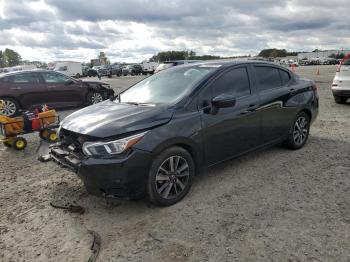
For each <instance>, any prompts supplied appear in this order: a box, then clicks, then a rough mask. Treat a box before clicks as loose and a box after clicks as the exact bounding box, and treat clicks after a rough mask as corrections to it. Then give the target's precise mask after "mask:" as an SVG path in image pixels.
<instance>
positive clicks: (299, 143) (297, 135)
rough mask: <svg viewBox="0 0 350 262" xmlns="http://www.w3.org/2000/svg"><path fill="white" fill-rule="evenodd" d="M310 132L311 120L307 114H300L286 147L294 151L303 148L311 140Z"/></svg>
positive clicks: (293, 125) (294, 123)
mask: <svg viewBox="0 0 350 262" xmlns="http://www.w3.org/2000/svg"><path fill="white" fill-rule="evenodd" d="M309 132H310V118H309V116H308V115H307V114H306V113H305V112H300V113H299V114H298V115H297V116H296V118H295V120H294V122H293V124H292V127H291V129H290V131H289V134H288V139H287V140H286V142H285V144H286V146H287V147H288V148H289V149H294V150H296V149H300V148H302V147H303V146H304V145H305V143H306V141H307V139H308V138H309Z"/></svg>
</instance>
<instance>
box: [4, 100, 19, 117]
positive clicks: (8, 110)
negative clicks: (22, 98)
mask: <svg viewBox="0 0 350 262" xmlns="http://www.w3.org/2000/svg"><path fill="white" fill-rule="evenodd" d="M0 100H2V106H1V108H0V115H4V116H8V117H12V116H14V115H16V114H18V112H19V110H20V107H19V105H18V102H17V101H16V100H15V99H12V98H8V97H4V98H0Z"/></svg>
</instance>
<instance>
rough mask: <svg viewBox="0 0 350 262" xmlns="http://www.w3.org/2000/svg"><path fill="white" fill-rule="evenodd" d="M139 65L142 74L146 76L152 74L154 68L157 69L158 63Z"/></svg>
mask: <svg viewBox="0 0 350 262" xmlns="http://www.w3.org/2000/svg"><path fill="white" fill-rule="evenodd" d="M140 65H141V67H142V74H144V75H147V74H153V73H154V71H155V70H156V68H157V67H158V65H159V63H157V62H142V63H141V64H140Z"/></svg>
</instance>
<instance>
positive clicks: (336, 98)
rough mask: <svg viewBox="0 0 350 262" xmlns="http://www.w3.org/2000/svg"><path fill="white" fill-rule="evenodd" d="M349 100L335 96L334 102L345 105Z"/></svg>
mask: <svg viewBox="0 0 350 262" xmlns="http://www.w3.org/2000/svg"><path fill="white" fill-rule="evenodd" d="M347 99H348V98H347V97H342V96H334V100H335V102H336V103H337V104H345V103H346V100H347Z"/></svg>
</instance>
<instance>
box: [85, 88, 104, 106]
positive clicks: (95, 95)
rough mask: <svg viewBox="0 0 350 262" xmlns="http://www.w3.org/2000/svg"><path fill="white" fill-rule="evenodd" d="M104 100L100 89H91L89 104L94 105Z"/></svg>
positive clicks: (88, 97) (88, 98)
mask: <svg viewBox="0 0 350 262" xmlns="http://www.w3.org/2000/svg"><path fill="white" fill-rule="evenodd" d="M102 101H103V95H102V94H101V93H100V92H98V91H90V92H89V93H88V95H87V104H88V105H94V104H97V103H100V102H102Z"/></svg>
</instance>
